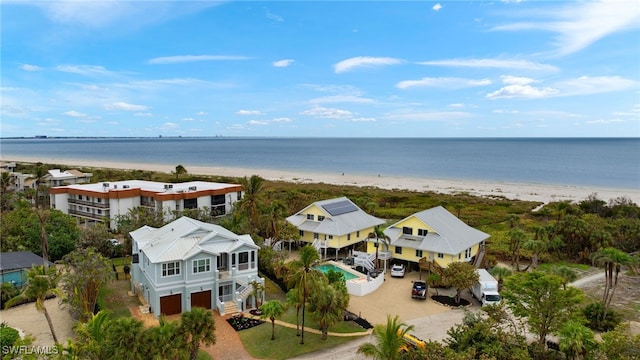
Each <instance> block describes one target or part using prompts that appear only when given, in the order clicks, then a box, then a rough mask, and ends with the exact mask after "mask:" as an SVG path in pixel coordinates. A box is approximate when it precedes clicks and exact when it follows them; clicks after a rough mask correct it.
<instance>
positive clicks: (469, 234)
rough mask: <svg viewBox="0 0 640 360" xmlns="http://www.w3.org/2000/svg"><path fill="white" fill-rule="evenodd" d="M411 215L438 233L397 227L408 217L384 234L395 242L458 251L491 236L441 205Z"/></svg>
mask: <svg viewBox="0 0 640 360" xmlns="http://www.w3.org/2000/svg"><path fill="white" fill-rule="evenodd" d="M411 216H415V217H417V218H418V219H420V221H422V222H423V223H425V224H427V225H428V226H429V227H431V228H433V229H434V230H435V233H434V232H431V231H430V232H429V233H427V235H426V236H417V235H411V236H409V235H404V234H403V233H402V228H401V227H397V224H399V223H400V222H402V221H404V220H406V218H405V219H403V220H401V221H399V222H397V223H395V224H393V225H391V226H390V227H389V228H387V229H386V230H385V231H384V233H385V235H387V236H389V238H390V239H391V244H392V245H394V246H401V247H408V248H413V249H419V250H425V251H430V252H435V253H443V254H451V255H457V254H459V253H461V252H463V251H464V250H466V249H468V248H470V247H472V246H473V245H476V244H479V243H480V242H482V241H484V240H486V239H488V238H489V234H486V233H484V232H482V231H480V230H477V229H474V228H473V227H471V226H469V225H467V224H465V223H464V222H463V221H462V220H460V219H458V218H457V217H455V216H454V215H453V214H451V213H450V212H449V211H447V209H445V208H443V207H442V206H438V207H435V208H431V209H428V210H423V211H420V212H418V213H415V214H413V215H411Z"/></svg>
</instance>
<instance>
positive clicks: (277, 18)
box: [266, 11, 284, 22]
mask: <svg viewBox="0 0 640 360" xmlns="http://www.w3.org/2000/svg"><path fill="white" fill-rule="evenodd" d="M266 16H267V19H270V20H273V21H277V22H283V21H284V18H283V17H282V16H280V15H278V14H274V13H272V12H270V11H267V14H266Z"/></svg>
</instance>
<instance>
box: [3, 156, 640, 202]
mask: <svg viewBox="0 0 640 360" xmlns="http://www.w3.org/2000/svg"><path fill="white" fill-rule="evenodd" d="M0 161H3V162H10V161H15V162H26V163H36V162H43V163H48V164H58V165H65V166H69V167H70V168H72V167H74V166H83V167H93V168H113V169H125V170H135V169H137V170H146V171H159V172H166V173H171V172H172V171H174V170H175V166H176V165H173V164H172V165H160V164H149V163H121V162H109V161H88V160H82V159H60V158H51V159H38V158H29V157H20V158H11V159H0ZM182 165H183V166H184V167H185V168H186V169H187V171H188V173H190V174H196V175H215V176H229V177H243V176H251V175H259V176H261V177H262V178H264V179H267V180H271V181H285V182H293V183H298V184H305V183H325V184H333V185H350V186H363V187H376V188H381V189H389V190H393V189H403V190H411V191H432V192H436V193H443V194H458V193H467V194H470V195H475V196H482V197H504V198H507V199H512V200H526V201H537V202H541V203H549V202H554V201H571V202H579V201H582V200H584V199H586V198H587V197H588V196H589V195H591V194H597V197H598V198H599V199H601V200H604V201H607V202H608V201H609V200H611V199H615V198H618V197H625V198H628V199H631V201H633V202H634V203H636V204H640V184H639V186H638V188H636V189H607V188H594V187H580V186H562V185H548V184H526V183H510V182H488V181H478V180H457V179H456V180H451V179H424V178H405V177H390V176H363V175H356V174H349V173H348V172H345V173H344V174H343V173H308V172H305V173H297V172H292V171H279V170H271V169H249V168H242V167H232V168H231V167H203V166H191V165H189V164H186V163H185V164H182Z"/></svg>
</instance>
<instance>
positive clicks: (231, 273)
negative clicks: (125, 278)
mask: <svg viewBox="0 0 640 360" xmlns="http://www.w3.org/2000/svg"><path fill="white" fill-rule="evenodd" d="M130 235H131V238H132V254H133V255H132V267H131V288H132V291H133V292H135V293H136V294H138V296H142V298H144V301H145V302H146V303H147V304H148V306H149V311H150V312H152V313H153V314H154V315H155V316H159V315H160V314H164V315H173V314H179V313H181V312H184V311H189V310H191V308H192V307H195V306H199V307H204V308H206V309H215V310H218V311H219V312H220V313H221V314H223V315H224V314H225V313H228V312H236V311H244V310H246V309H248V308H254V307H255V306H256V303H257V300H258V299H257V298H256V292H255V291H254V286H253V285H252V284H254V283H257V284H260V285H264V279H262V278H259V277H258V249H259V247H258V246H257V245H255V243H254V242H253V240H252V239H251V236H249V235H236V234H234V233H232V232H231V231H229V230H227V229H225V228H223V227H221V226H218V225H213V224H209V223H205V222H202V221H198V220H194V219H191V218H189V217H185V216H183V217H181V218H179V219H177V220H175V221H173V222H171V223H169V224H167V225H165V226H163V227H160V228H152V227H149V226H144V227H142V228H140V229H137V230H135V231H132V232H131V233H130ZM259 297H260V300H264V299H263V297H264V295H263V293H262V294H260V295H259Z"/></svg>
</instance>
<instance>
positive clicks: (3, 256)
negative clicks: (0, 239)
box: [0, 251, 53, 272]
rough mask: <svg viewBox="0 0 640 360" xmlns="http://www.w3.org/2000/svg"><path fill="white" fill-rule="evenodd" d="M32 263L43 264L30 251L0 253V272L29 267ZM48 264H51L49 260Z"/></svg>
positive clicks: (38, 257) (40, 258)
mask: <svg viewBox="0 0 640 360" xmlns="http://www.w3.org/2000/svg"><path fill="white" fill-rule="evenodd" d="M33 265H43V259H42V257H41V256H38V255H36V254H34V253H32V252H30V251H12V252H3V253H0V272H5V271H11V270H18V269H30V268H31V267H32V266H33ZM49 265H53V263H52V262H50V261H49Z"/></svg>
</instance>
